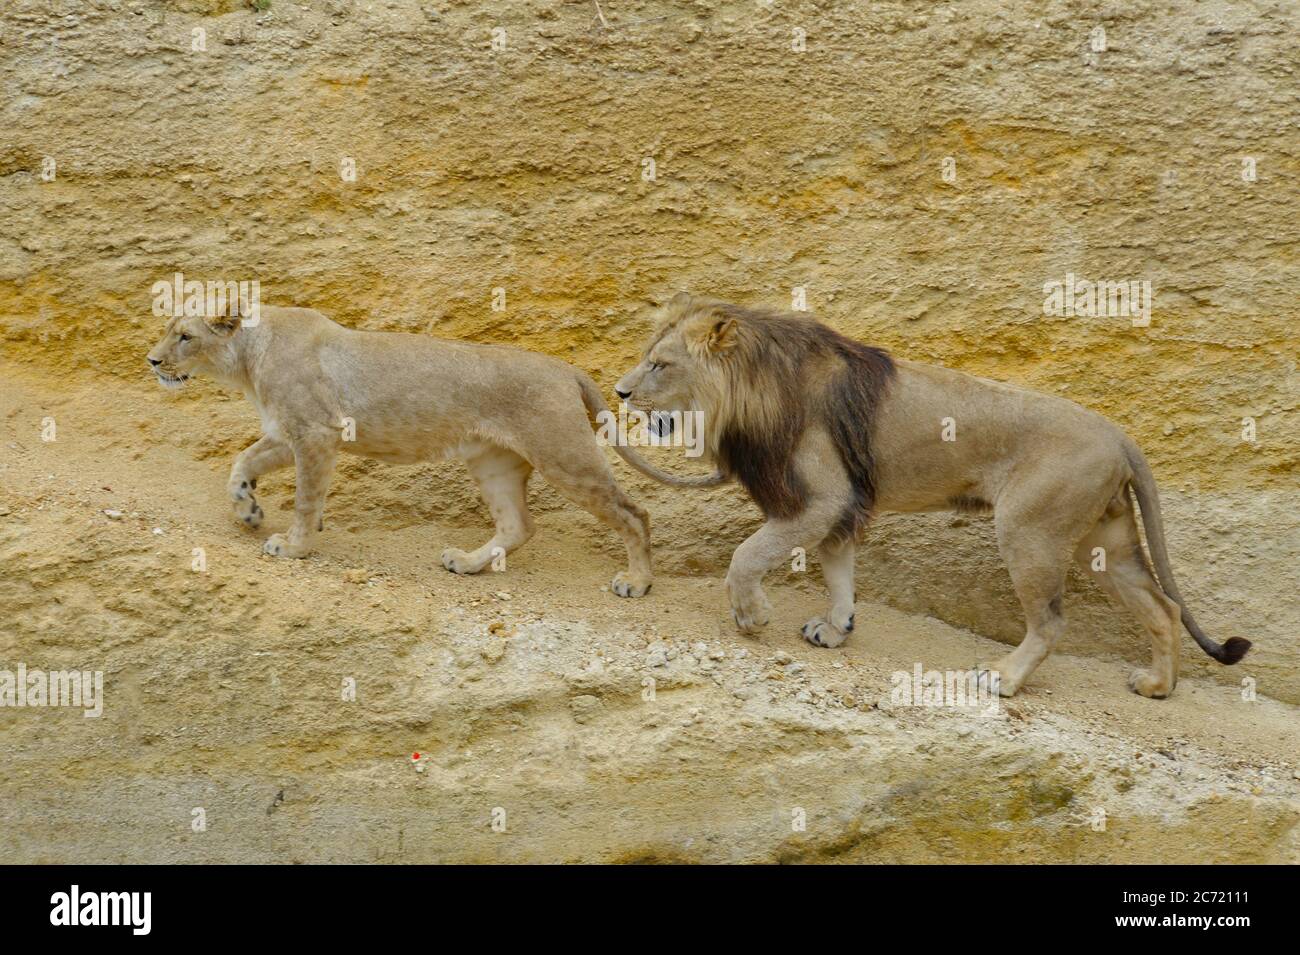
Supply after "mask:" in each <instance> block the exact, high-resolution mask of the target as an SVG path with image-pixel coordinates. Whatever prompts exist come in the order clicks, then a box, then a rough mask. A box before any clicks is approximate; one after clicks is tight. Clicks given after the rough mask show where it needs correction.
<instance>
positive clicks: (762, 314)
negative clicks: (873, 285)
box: [715, 305, 894, 539]
mask: <svg viewBox="0 0 1300 955" xmlns="http://www.w3.org/2000/svg"><path fill="white" fill-rule="evenodd" d="M715 309H716V311H717V312H719V313H720V314H722V315H726V316H730V317H734V318H736V319H737V320H738V322H739V324H738V326H737V327H738V331H739V336H740V341H739V343H738V345H737V349H736V351H737V354H735V355H734V356H732V360H730V361H729V362H728V364H729V365H731V372H730V374H731V375H732V380H731V381H730V382H729V385H730V387H731V388H732V393H733V395H744V394H746V393H750V392H752V393H753V394H754V395H755V396H756V397H755V398H754V399H753V400H754V401H756V402H760V403H762V404H764V405H767V406H768V408H772V409H775V410H776V413H775V415H773V414H769V415H768V416H767V420H766V421H765V423H762V424H760V423H759V422H758V421H756V420H755V415H754V414H751V413H746V411H747V410H749V411H752V410H753V409H746V408H744V407H738V408H737V409H736V411H737V413H736V414H734V415H733V416H732V420H730V421H728V422H727V423H726V424H725V425H724V427H723V429H722V433H721V434H720V435H719V440H718V450H717V459H718V464H719V466H720V467H721V469H722V470H723V471H724V472H725V473H727V474H728V475H729V476H731V477H733V478H734V479H735V480H736V481H738V482H739V483H740V484H742V485H744V487H745V489H746V490H747V491H749V493H750V495H751V496H752V497H753V498H754V501H755V503H757V504H758V506H759V507H760V508H761V509H762V510H763V513H764V515H766V516H767V517H771V518H778V519H786V518H791V517H794V516H796V515H797V514H799V513H800V512H801V511H802V510H803V509H804V507H805V505H806V503H807V498H808V490H807V488H806V487H805V486H804V483H803V481H802V480H801V479H800V478H799V476H798V474H796V473H795V470H794V452H795V449H796V448H797V447H798V444H799V441H800V439H801V438H802V436H803V434H804V432H805V431H806V430H807V429H808V427H809V426H811V425H814V424H820V425H821V426H822V427H824V428H825V429H826V431H827V433H828V434H829V435H830V437H831V440H832V441H834V443H835V446H836V449H837V451H838V452H839V455H840V460H841V461H842V462H843V464H844V468H845V470H846V472H847V473H848V478H849V481H850V483H851V485H852V488H853V498H852V500H851V502H850V504H849V506H848V507H847V508H845V511H844V513H843V514H842V515H841V517H840V519H839V521H838V522H837V523H836V525H835V527H834V528H833V529H832V531H831V536H832V537H835V538H839V539H848V538H854V537H856V536H857V535H858V534H859V533H860V532H861V531H862V529H863V528H864V527H865V526H866V523H867V520H868V519H869V517H870V515H871V509H872V507H873V506H874V504H875V498H876V467H875V459H874V456H873V453H872V435H873V432H874V421H875V416H876V411H877V409H878V407H879V405H880V400H881V397H882V396H883V394H884V392H885V389H886V387H887V386H888V384H889V382H890V381H891V380H892V379H893V377H894V362H893V360H892V359H891V358H890V357H889V355H888V354H887V353H886V352H884V351H882V350H881V349H879V348H873V347H871V346H869V345H864V344H862V343H861V342H856V341H853V340H852V339H850V338H846V337H845V336H843V335H841V334H840V333H839V332H837V331H835V330H834V329H832V328H828V327H827V326H825V325H822V324H821V323H819V322H817V321H815V320H813V319H811V318H805V317H802V316H798V315H787V314H783V313H779V312H769V311H760V310H755V309H746V308H740V307H738V306H734V305H717V306H715Z"/></svg>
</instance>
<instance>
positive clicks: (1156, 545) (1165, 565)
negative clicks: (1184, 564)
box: [1124, 436, 1250, 664]
mask: <svg viewBox="0 0 1300 955" xmlns="http://www.w3.org/2000/svg"><path fill="white" fill-rule="evenodd" d="M1124 456H1125V457H1126V458H1128V463H1129V467H1130V468H1132V469H1133V481H1132V485H1133V492H1134V493H1135V494H1136V495H1137V500H1138V507H1139V508H1140V509H1141V511H1142V526H1143V528H1145V529H1146V532H1147V549H1148V550H1150V551H1151V561H1152V563H1154V564H1155V568H1156V577H1158V578H1159V580H1160V586H1161V587H1162V588H1164V591H1165V593H1166V594H1168V595H1169V597H1170V599H1172V600H1173V601H1174V602H1175V603H1176V604H1178V607H1179V609H1180V610H1181V611H1182V619H1183V626H1184V627H1186V628H1187V632H1188V633H1190V634H1191V635H1192V639H1194V640H1195V641H1196V642H1197V644H1198V645H1199V646H1200V648H1201V649H1202V650H1204V651H1205V652H1206V653H1208V654H1209V655H1210V656H1212V657H1214V659H1216V660H1218V661H1219V662H1220V663H1227V664H1232V663H1236V662H1237V661H1238V660H1240V659H1241V658H1242V657H1244V656H1245V655H1246V651H1247V650H1249V649H1250V641H1249V640H1243V639H1242V638H1241V637H1231V638H1229V639H1228V642H1227V643H1222V644H1220V643H1215V642H1214V641H1213V640H1211V639H1210V638H1209V637H1207V636H1206V635H1205V631H1204V630H1202V629H1201V628H1200V627H1199V626H1197V625H1196V621H1195V620H1194V619H1192V614H1191V611H1189V610H1188V609H1187V604H1186V602H1184V600H1183V596H1182V594H1180V593H1179V592H1178V585H1177V584H1176V583H1174V571H1173V568H1172V567H1170V566H1169V551H1168V550H1167V549H1166V548H1165V526H1164V521H1163V520H1162V519H1161V517H1160V495H1159V494H1158V493H1157V492H1156V479H1155V477H1154V476H1153V475H1152V474H1151V468H1150V466H1149V465H1148V464H1147V459H1146V457H1144V456H1143V454H1142V449H1141V448H1139V447H1138V446H1137V444H1136V443H1134V441H1133V440H1132V439H1131V438H1129V437H1127V436H1125V438H1124Z"/></svg>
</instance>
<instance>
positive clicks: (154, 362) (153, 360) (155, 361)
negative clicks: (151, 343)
mask: <svg viewBox="0 0 1300 955" xmlns="http://www.w3.org/2000/svg"><path fill="white" fill-rule="evenodd" d="M149 364H151V365H153V366H154V367H155V368H157V367H158V366H159V365H161V364H162V359H161V358H150V359H149Z"/></svg>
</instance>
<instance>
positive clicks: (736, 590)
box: [727, 508, 830, 635]
mask: <svg viewBox="0 0 1300 955" xmlns="http://www.w3.org/2000/svg"><path fill="white" fill-rule="evenodd" d="M829 523H830V522H829V520H827V519H826V518H825V517H824V516H821V515H819V514H818V511H817V510H816V509H813V508H809V510H808V511H806V512H805V513H804V514H802V515H800V517H798V518H796V519H794V520H785V521H768V522H767V523H766V524H764V525H763V526H762V527H760V528H759V529H758V530H757V531H755V532H754V533H753V534H752V535H751V536H750V537H749V539H748V540H746V541H745V542H744V543H743V544H741V545H740V546H739V547H737V548H736V552H735V553H734V554H733V555H732V556H731V567H730V568H729V569H728V570H727V594H728V596H729V597H730V599H731V615H732V617H733V618H734V619H735V621H736V626H737V627H738V628H739V629H740V631H741V633H746V634H751V635H752V634H756V633H758V632H759V631H760V630H762V629H763V628H764V627H766V626H767V624H768V621H769V620H770V619H771V617H772V605H771V603H769V602H768V599H767V595H766V594H765V593H763V577H764V575H765V574H767V572H768V571H769V570H772V569H773V568H774V567H777V566H778V565H780V564H782V563H784V562H785V561H786V560H787V559H789V557H790V552H791V551H792V550H793V549H794V548H796V547H799V546H804V545H807V544H808V543H809V542H811V541H818V540H821V539H822V538H823V537H825V535H826V532H827V530H828V529H829V526H828V525H829Z"/></svg>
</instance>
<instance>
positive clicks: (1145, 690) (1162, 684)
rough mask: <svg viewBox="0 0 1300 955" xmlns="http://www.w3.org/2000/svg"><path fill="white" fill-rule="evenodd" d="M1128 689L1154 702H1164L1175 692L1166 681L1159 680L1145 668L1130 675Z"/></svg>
mask: <svg viewBox="0 0 1300 955" xmlns="http://www.w3.org/2000/svg"><path fill="white" fill-rule="evenodd" d="M1128 688H1129V689H1130V690H1132V691H1133V692H1134V693H1137V694H1139V695H1141V696H1147V697H1150V698H1151V699H1153V700H1163V699H1164V698H1165V697H1166V696H1168V695H1169V694H1170V693H1172V692H1173V691H1174V688H1173V687H1172V686H1170V685H1169V684H1168V683H1167V682H1166V681H1164V680H1161V679H1158V678H1157V677H1156V675H1155V674H1154V673H1152V672H1151V671H1150V670H1147V669H1145V668H1139V669H1137V670H1134V671H1133V672H1132V674H1130V675H1129V678H1128Z"/></svg>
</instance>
